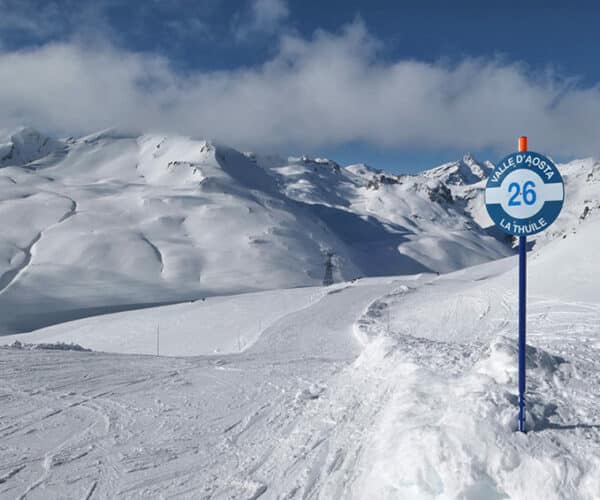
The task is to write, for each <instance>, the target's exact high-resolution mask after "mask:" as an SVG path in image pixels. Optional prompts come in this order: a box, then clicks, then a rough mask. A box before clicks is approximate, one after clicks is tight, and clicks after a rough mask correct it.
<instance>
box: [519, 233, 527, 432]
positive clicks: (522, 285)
mask: <svg viewBox="0 0 600 500" xmlns="http://www.w3.org/2000/svg"><path fill="white" fill-rule="evenodd" d="M526 300H527V236H519V431H520V432H525V333H526V320H527V316H526V310H525V305H526Z"/></svg>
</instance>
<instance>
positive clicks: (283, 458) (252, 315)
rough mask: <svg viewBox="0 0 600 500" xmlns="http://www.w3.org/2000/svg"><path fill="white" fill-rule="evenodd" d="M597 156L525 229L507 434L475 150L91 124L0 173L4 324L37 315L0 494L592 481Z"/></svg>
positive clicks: (501, 311)
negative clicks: (523, 372)
mask: <svg viewBox="0 0 600 500" xmlns="http://www.w3.org/2000/svg"><path fill="white" fill-rule="evenodd" d="M159 144H160V147H157V146H158V145H159ZM199 149H203V151H202V154H206V155H207V156H206V157H202V156H201V155H200V153H199ZM162 155H164V158H163V156H162ZM199 155H200V156H199ZM217 156H218V158H217ZM203 158H204V159H203ZM164 160H168V161H169V162H177V163H172V164H171V165H170V166H169V167H168V168H167V169H165V168H163V167H164V166H165V165H164ZM186 162H187V163H186ZM132 163H133V164H134V168H131V165H132ZM223 165H225V166H223ZM599 168H600V166H599V165H598V164H597V163H596V162H595V161H594V160H591V159H590V160H581V161H577V162H572V163H570V164H567V165H562V166H561V171H562V173H563V175H564V177H565V179H566V185H567V189H566V193H567V202H566V205H565V209H564V211H563V214H562V215H561V217H560V218H559V220H558V221H557V222H556V224H554V225H553V226H552V228H551V229H550V230H549V231H547V232H546V233H544V234H543V235H542V236H540V237H539V238H537V239H536V240H535V241H532V249H531V250H530V252H529V269H528V271H529V289H528V293H529V302H528V310H527V314H528V316H527V318H528V348H527V363H528V372H527V373H528V386H527V428H528V431H529V432H528V433H526V434H521V433H518V432H516V416H517V406H516V401H517V380H516V378H517V348H516V329H517V324H516V320H517V311H516V308H517V296H516V290H517V269H516V264H517V261H516V257H515V256H511V250H510V246H509V245H508V244H507V242H506V241H502V239H501V238H500V239H498V238H495V237H494V234H493V232H492V231H490V230H486V229H485V228H487V227H488V225H489V221H488V222H486V218H485V217H486V216H485V213H484V210H483V211H482V210H481V199H482V188H483V186H484V183H485V176H486V175H487V173H488V172H489V169H490V165H488V164H478V163H476V162H475V161H474V160H473V159H472V158H471V157H469V156H467V157H465V158H464V159H463V160H462V161H460V162H455V163H450V164H446V165H442V166H441V167H438V168H436V169H433V170H431V171H428V172H425V173H424V174H422V175H419V176H399V177H395V176H394V177H390V176H387V175H386V174H382V173H378V172H375V171H374V170H372V169H370V168H369V167H366V166H364V165H353V166H350V167H339V166H337V165H336V164H334V163H333V162H330V161H328V160H322V159H317V160H309V159H307V158H291V159H287V160H282V159H280V158H277V157H262V156H259V155H252V154H244V155H242V154H241V153H237V152H235V151H233V150H231V149H229V148H224V147H222V146H214V145H212V144H210V143H202V144H199V143H197V142H196V141H191V140H188V139H182V138H170V139H160V141H158V140H157V138H155V137H142V138H131V137H128V136H127V135H126V134H117V133H115V132H110V133H109V132H105V133H102V134H97V135H95V136H90V137H88V138H85V139H81V140H69V141H65V142H64V147H63V146H61V148H58V149H56V150H54V149H53V150H52V152H50V153H49V154H48V155H46V156H42V157H36V158H35V159H32V160H30V161H29V162H28V163H27V164H25V165H21V166H7V167H4V168H3V169H1V170H0V176H3V177H5V178H7V179H8V178H10V179H12V181H11V180H6V181H5V182H3V183H2V184H0V186H3V188H2V189H3V191H2V193H3V196H4V198H3V201H2V203H1V204H0V207H1V209H2V210H4V211H5V212H4V215H3V220H8V221H11V224H7V229H6V230H5V232H4V234H3V235H2V238H3V239H2V242H3V243H2V245H3V246H2V248H3V249H4V250H3V251H4V254H3V255H5V261H4V262H5V265H6V268H5V269H6V270H5V271H4V274H3V275H2V282H3V291H2V292H0V307H2V310H1V312H2V322H3V325H4V329H5V333H13V332H15V331H26V330H31V329H33V328H36V327H42V328H39V329H37V330H36V331H33V332H31V333H22V334H18V335H15V334H12V335H7V336H5V337H4V338H3V343H5V344H8V345H12V347H8V346H7V347H3V348H0V363H1V366H2V377H1V379H0V400H1V401H2V410H1V413H0V451H1V453H0V497H2V498H22V499H23V498H27V499H36V498H37V499H49V498H60V499H68V498H77V499H80V498H86V499H96V498H98V499H99V498H145V499H146V498H190V499H198V498H206V499H233V498H235V499H237V498H242V499H258V498H260V499H261V500H262V499H283V498H286V499H296V498H298V499H300V498H322V499H333V498H336V499H337V498H348V499H371V498H372V499H388V498H389V499H397V498H398V499H436V500H442V499H455V498H461V499H469V500H481V499H503V498H511V499H537V498H540V499H541V498H543V499H597V498H599V497H600V357H599V356H598V354H599V351H600V288H599V287H598V286H597V283H598V276H599V274H600V266H599V265H598V264H597V256H596V253H597V252H596V249H597V248H598V247H599V245H600V219H599V218H598V217H597V212H598V206H599V205H598V202H597V200H598V195H597V193H598V186H597V182H599V181H600V177H599V176H598V172H600V170H599ZM252 169H256V170H252ZM142 176H143V177H142ZM199 186H200V187H199ZM19 193H20V194H22V196H18V194H19ZM149 200H150V201H149ZM42 207H43V209H42ZM210 207H213V208H212V209H210ZM205 211H208V213H205ZM423 214H426V216H424V215H423ZM189 217H191V218H192V219H191V221H192V222H193V223H192V222H190V223H189V225H186V223H185V222H184V221H182V220H181V219H182V218H183V219H185V220H187V218H189ZM222 225H224V226H225V227H221V226H222ZM265 228H266V229H265ZM268 228H271V231H269V230H268ZM471 233H472V234H471ZM249 235H252V237H253V238H255V239H254V240H252V241H253V243H249V241H250V240H249ZM241 244H243V245H245V246H243V247H240V246H239V245H241ZM252 248H255V249H257V250H256V252H255V253H252V252H251V251H249V249H252ZM19 252H21V253H19ZM331 253H333V254H335V255H334V257H328V254H331ZM328 258H329V259H332V260H331V262H332V264H333V265H334V268H335V270H334V272H333V281H334V282H335V283H334V284H332V285H330V286H320V282H321V281H322V279H323V274H324V270H325V268H326V262H327V259H328ZM474 264H477V265H474ZM378 266H381V267H382V268H383V269H384V270H385V271H386V272H388V273H390V274H394V272H396V271H397V272H398V273H402V275H390V276H382V274H384V273H383V272H377V271H378V270H377V267H378ZM466 266H471V267H466ZM229 269H233V270H234V272H233V273H232V274H228V270H229ZM108 270H111V272H110V273H109V272H108ZM447 271H448V272H447ZM196 272H197V273H198V274H194V273H196ZM438 273H439V274H438ZM358 276H362V277H360V278H358V279H354V278H356V277H358ZM196 277H199V278H198V280H196ZM300 285H302V286H301V287H299V286H300ZM152 304H155V306H154V307H150V306H151V305H152ZM142 307H143V308H142ZM115 311H117V312H115ZM100 313H108V314H104V315H99V314H100ZM77 318H81V319H77ZM36 347H39V348H36ZM86 348H91V349H93V351H91V352H87V351H85V350H83V349H86ZM157 354H159V355H157Z"/></svg>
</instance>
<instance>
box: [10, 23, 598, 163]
mask: <svg viewBox="0 0 600 500" xmlns="http://www.w3.org/2000/svg"><path fill="white" fill-rule="evenodd" d="M377 51H378V43H377V41H376V40H374V39H373V38H372V37H371V36H370V35H369V34H368V33H367V32H366V30H365V28H364V26H363V25H362V24H361V23H360V22H356V23H354V24H352V25H350V26H347V27H346V28H345V29H344V30H343V32H341V33H338V34H331V33H326V32H318V33H316V34H315V35H314V36H313V37H312V39H310V40H306V39H302V38H299V37H297V36H285V37H283V38H282V39H281V42H280V46H279V49H278V51H277V53H276V55H275V56H274V57H273V58H272V59H271V60H269V61H268V62H266V63H265V64H264V65H262V66H260V67H255V68H250V69H239V70H232V71H219V72H208V73H207V72H196V73H186V74H185V75H182V74H178V73H177V72H175V71H174V70H173V69H171V67H170V66H169V64H168V61H166V60H165V59H164V58H161V57H158V56H152V55H147V54H135V53H129V52H124V51H121V50H117V49H115V48H114V47H111V46H103V47H99V46H97V45H96V46H93V47H90V46H84V45H80V44H77V43H70V44H52V45H46V46H44V47H41V48H38V49H33V50H27V51H20V52H9V53H0V109H2V114H1V115H0V128H11V127H14V126H16V125H18V124H26V125H32V126H36V127H39V128H42V129H43V130H54V131H59V132H61V133H69V134H74V133H83V132H90V131H94V130H98V129H102V128H105V127H109V126H120V127H126V128H135V129H137V130H139V129H144V130H160V131H172V132H178V133H184V134H191V135H196V136H203V137H211V138H216V139H218V140H222V141H224V142H228V143H231V144H232V145H234V146H238V147H243V148H255V149H269V148H287V147H290V148H291V147H294V148H300V149H302V148H307V149H308V148H311V149H312V148H318V147H330V146H334V145H336V144H341V143H345V142H348V141H356V140H358V141H365V142H368V143H371V144H373V145H376V146H392V147H403V148H411V147H415V146H419V147H421V148H424V149H431V148H448V147H451V148H463V149H465V150H467V149H469V150H476V149H480V148H484V147H495V148H498V149H502V150H507V149H508V150H512V149H514V142H515V138H516V137H517V136H518V135H520V134H527V135H529V136H530V138H531V139H530V141H531V145H532V148H533V149H538V150H541V151H546V152H548V153H549V154H562V155H571V154H574V155H598V154H600V151H599V149H600V146H599V142H600V141H598V137H600V120H598V117H599V116H600V90H599V88H598V87H589V88H582V87H579V86H577V85H576V84H575V83H573V81H569V80H563V79H560V78H558V77H556V76H553V75H552V73H551V72H547V73H544V74H530V72H529V71H528V70H527V68H526V67H524V66H522V65H519V64H515V63H509V62H506V61H501V60H492V61H484V60H479V59H466V60H463V61H462V62H460V63H459V64H455V65H450V64H446V63H435V64H432V63H425V62H420V61H415V60H397V61H392V62H389V61H388V62H382V61H381V60H380V59H379V58H378V55H377Z"/></svg>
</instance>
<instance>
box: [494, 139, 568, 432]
mask: <svg viewBox="0 0 600 500" xmlns="http://www.w3.org/2000/svg"><path fill="white" fill-rule="evenodd" d="M563 201H564V184H563V180H562V177H561V175H560V172H559V171H558V168H556V165H555V164H554V163H553V162H552V161H550V160H549V159H548V158H546V157H545V156H543V155H541V154H539V153H534V152H532V151H527V137H520V138H519V151H518V152H517V153H512V154H510V155H508V156H507V157H505V158H504V159H503V160H501V161H500V163H498V164H497V165H496V168H495V169H494V170H493V172H492V173H491V175H490V177H489V178H488V182H487V186H486V189H485V206H486V208H487V211H488V213H489V215H490V217H491V218H492V220H493V221H494V223H495V224H496V225H497V226H498V227H499V228H500V229H501V230H502V231H503V232H505V233H508V234H512V235H513V236H518V237H519V431H521V432H525V345H526V344H525V340H526V319H527V317H526V297H527V236H531V235H534V234H537V233H539V232H541V231H543V230H544V229H547V228H548V226H549V225H550V224H552V223H553V222H554V221H555V220H556V218H557V217H558V214H559V213H560V211H561V209H562V206H563Z"/></svg>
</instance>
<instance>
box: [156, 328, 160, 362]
mask: <svg viewBox="0 0 600 500" xmlns="http://www.w3.org/2000/svg"><path fill="white" fill-rule="evenodd" d="M156 355H157V356H160V324H159V323H156Z"/></svg>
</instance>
